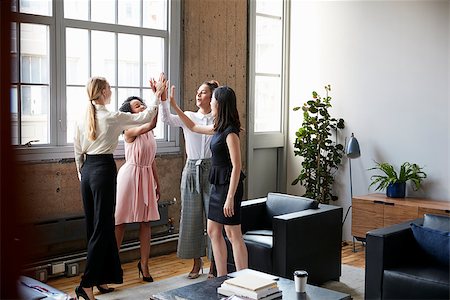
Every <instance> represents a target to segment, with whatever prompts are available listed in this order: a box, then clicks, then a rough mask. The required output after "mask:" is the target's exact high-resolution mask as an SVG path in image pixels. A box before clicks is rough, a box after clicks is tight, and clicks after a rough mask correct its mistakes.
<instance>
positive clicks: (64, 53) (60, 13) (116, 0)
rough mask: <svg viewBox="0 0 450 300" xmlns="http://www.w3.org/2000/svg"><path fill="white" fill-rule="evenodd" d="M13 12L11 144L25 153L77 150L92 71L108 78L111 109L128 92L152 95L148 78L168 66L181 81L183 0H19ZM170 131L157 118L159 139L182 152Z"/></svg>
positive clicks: (60, 154) (62, 154)
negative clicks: (77, 131) (78, 124)
mask: <svg viewBox="0 0 450 300" xmlns="http://www.w3.org/2000/svg"><path fill="white" fill-rule="evenodd" d="M12 11H13V24H12V34H11V35H12V39H11V42H12V47H11V49H12V57H13V67H12V70H13V71H12V78H13V79H12V87H11V89H12V93H11V94H12V97H11V113H12V119H13V124H12V130H13V133H12V138H13V141H12V143H13V144H14V145H16V146H17V148H18V152H19V158H20V156H21V154H23V155H22V156H23V157H25V156H27V157H29V158H30V157H31V159H32V158H37V159H46V158H70V157H73V154H72V153H73V149H72V141H73V133H74V126H75V122H76V120H77V119H78V118H79V116H80V115H81V114H82V113H83V112H84V109H85V107H86V105H87V104H88V101H87V95H86V88H85V84H86V82H87V80H88V78H89V77H91V76H104V77H105V78H107V80H108V81H109V83H110V85H111V89H112V91H113V96H112V100H111V104H110V105H109V107H108V108H109V109H110V110H112V111H115V110H117V109H118V107H119V106H120V104H121V103H122V102H123V101H124V100H125V99H126V98H127V97H128V96H131V95H136V96H141V97H143V98H149V97H150V96H151V93H152V92H151V90H150V88H149V85H148V80H149V79H150V78H152V77H153V78H158V77H159V73H160V72H162V71H163V72H165V73H166V74H167V75H168V76H169V77H170V80H171V82H172V83H174V84H176V83H177V82H178V81H179V79H178V78H177V76H178V74H179V71H178V68H179V63H178V59H179V38H178V37H179V31H180V28H179V25H180V23H179V22H180V15H179V14H180V8H179V3H177V1H170V0H102V1H90V0H16V1H13V6H12ZM170 130H172V131H173V129H169V128H168V127H167V126H164V124H163V123H162V122H158V126H157V128H155V130H154V132H155V136H156V138H157V141H158V146H159V148H160V149H164V151H178V139H177V138H174V136H177V135H176V134H173V133H174V132H171V131H170ZM25 145H27V146H30V145H32V147H24V146H25ZM118 151H119V153H120V152H121V151H123V147H122V146H119V148H118ZM160 152H161V151H160ZM30 154H33V155H31V156H30ZM29 158H28V159H29Z"/></svg>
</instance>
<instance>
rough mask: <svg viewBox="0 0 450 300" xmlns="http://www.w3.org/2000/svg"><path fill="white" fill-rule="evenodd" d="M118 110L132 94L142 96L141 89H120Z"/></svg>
mask: <svg viewBox="0 0 450 300" xmlns="http://www.w3.org/2000/svg"><path fill="white" fill-rule="evenodd" d="M117 94H118V95H117V104H118V106H117V110H119V107H120V106H121V105H122V103H123V102H124V101H125V100H126V99H127V98H128V97H130V96H137V97H140V96H141V92H140V89H118V92H117Z"/></svg>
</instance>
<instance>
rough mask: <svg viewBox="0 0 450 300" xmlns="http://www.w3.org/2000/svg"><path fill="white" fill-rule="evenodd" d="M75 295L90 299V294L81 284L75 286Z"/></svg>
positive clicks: (85, 299) (86, 299)
mask: <svg viewBox="0 0 450 300" xmlns="http://www.w3.org/2000/svg"><path fill="white" fill-rule="evenodd" d="M75 295H77V299H80V297H83V299H84V300H89V296H88V294H86V291H85V290H84V289H83V288H82V287H81V285H79V286H77V287H76V288H75ZM94 299H95V298H94ZM95 300H96V299H95Z"/></svg>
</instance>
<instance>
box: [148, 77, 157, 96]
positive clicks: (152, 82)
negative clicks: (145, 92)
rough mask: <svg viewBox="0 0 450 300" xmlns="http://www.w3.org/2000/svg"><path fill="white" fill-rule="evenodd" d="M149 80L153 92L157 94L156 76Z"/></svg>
mask: <svg viewBox="0 0 450 300" xmlns="http://www.w3.org/2000/svg"><path fill="white" fill-rule="evenodd" d="M149 82H150V88H151V89H152V91H153V93H154V94H155V93H156V81H155V79H154V78H152V79H150V80H149Z"/></svg>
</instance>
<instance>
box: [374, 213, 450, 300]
mask: <svg viewBox="0 0 450 300" xmlns="http://www.w3.org/2000/svg"><path fill="white" fill-rule="evenodd" d="M411 223H414V224H417V225H423V227H429V228H436V229H440V230H443V231H445V229H446V231H447V232H448V231H449V227H450V218H449V217H445V216H437V215H425V217H424V218H421V219H416V220H412V221H408V222H404V223H401V224H398V225H393V226H390V227H386V228H381V229H377V230H372V231H369V232H368V233H367V236H366V237H367V238H366V243H367V244H366V270H365V272H366V274H365V299H450V287H449V278H450V274H449V266H448V265H445V264H442V263H440V262H439V261H436V259H435V258H433V257H432V256H431V255H430V254H429V253H427V252H426V251H424V250H423V247H421V246H420V244H419V243H418V242H417V240H416V238H415V237H414V234H413V230H412V229H411V225H410V224H411ZM447 247H450V244H447ZM447 250H448V249H447Z"/></svg>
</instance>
